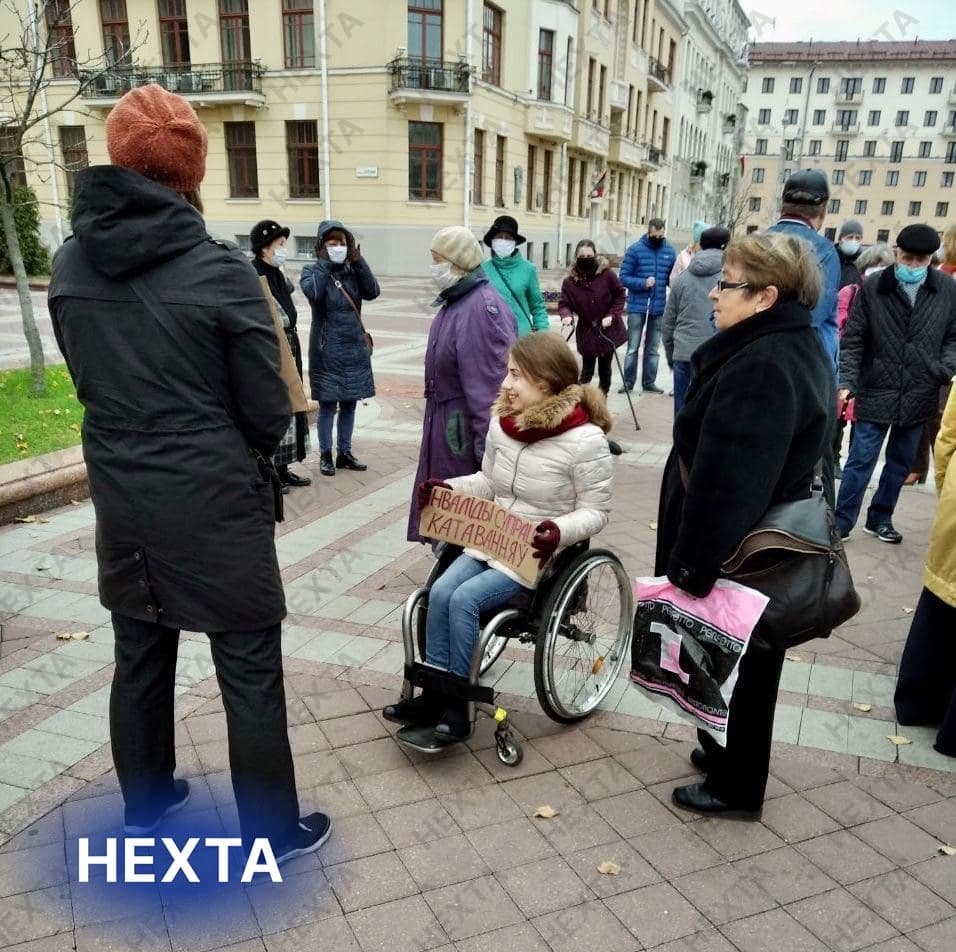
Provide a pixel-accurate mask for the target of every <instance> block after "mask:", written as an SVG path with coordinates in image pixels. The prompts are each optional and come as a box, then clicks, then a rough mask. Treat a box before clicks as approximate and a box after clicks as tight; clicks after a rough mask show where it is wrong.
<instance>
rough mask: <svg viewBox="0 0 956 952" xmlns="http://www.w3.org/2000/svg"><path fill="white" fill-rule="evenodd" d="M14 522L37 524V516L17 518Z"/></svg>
mask: <svg viewBox="0 0 956 952" xmlns="http://www.w3.org/2000/svg"><path fill="white" fill-rule="evenodd" d="M13 521H14V522H36V521H37V517H36V516H17V517H16V519H14V520H13Z"/></svg>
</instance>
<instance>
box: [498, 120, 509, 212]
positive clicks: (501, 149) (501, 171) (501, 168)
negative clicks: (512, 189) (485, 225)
mask: <svg viewBox="0 0 956 952" xmlns="http://www.w3.org/2000/svg"><path fill="white" fill-rule="evenodd" d="M506 143H507V140H506V139H505V137H504V136H495V206H496V207H497V208H504V207H505V145H506Z"/></svg>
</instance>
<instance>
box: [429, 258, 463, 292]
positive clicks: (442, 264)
mask: <svg viewBox="0 0 956 952" xmlns="http://www.w3.org/2000/svg"><path fill="white" fill-rule="evenodd" d="M431 271H432V281H434V282H435V286H436V287H437V288H438V290H439V291H444V290H445V288H450V287H451V286H452V285H453V284H455V282H457V281H458V275H457V274H455V272H454V271H453V270H452V267H451V262H450V261H439V262H438V263H437V264H433V265H432V266H431Z"/></svg>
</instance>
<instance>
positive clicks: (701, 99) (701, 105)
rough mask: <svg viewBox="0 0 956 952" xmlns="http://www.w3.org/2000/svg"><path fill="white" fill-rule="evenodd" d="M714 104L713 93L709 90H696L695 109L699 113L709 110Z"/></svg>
mask: <svg viewBox="0 0 956 952" xmlns="http://www.w3.org/2000/svg"><path fill="white" fill-rule="evenodd" d="M713 104H714V94H713V93H712V92H710V90H704V89H698V90H697V111H698V112H701V113H705V112H710V110H711V107H712V106H713Z"/></svg>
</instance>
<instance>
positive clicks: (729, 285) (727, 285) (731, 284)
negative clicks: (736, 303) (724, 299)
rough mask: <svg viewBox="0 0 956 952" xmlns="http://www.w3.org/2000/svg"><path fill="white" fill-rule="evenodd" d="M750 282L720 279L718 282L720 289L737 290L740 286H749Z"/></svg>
mask: <svg viewBox="0 0 956 952" xmlns="http://www.w3.org/2000/svg"><path fill="white" fill-rule="evenodd" d="M749 287H750V284H749V282H747V281H724V280H720V281H718V282H717V290H718V291H736V290H737V289H738V288H749Z"/></svg>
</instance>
